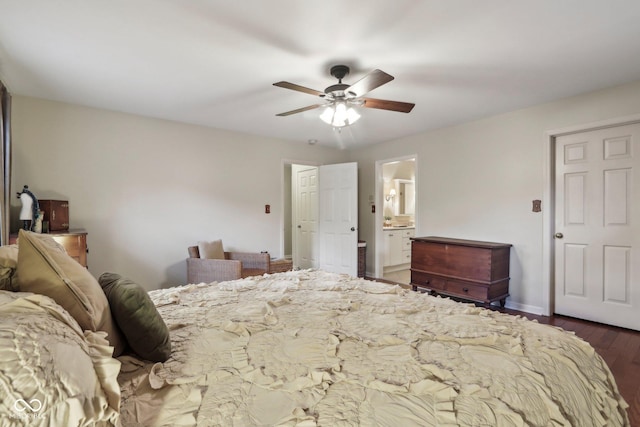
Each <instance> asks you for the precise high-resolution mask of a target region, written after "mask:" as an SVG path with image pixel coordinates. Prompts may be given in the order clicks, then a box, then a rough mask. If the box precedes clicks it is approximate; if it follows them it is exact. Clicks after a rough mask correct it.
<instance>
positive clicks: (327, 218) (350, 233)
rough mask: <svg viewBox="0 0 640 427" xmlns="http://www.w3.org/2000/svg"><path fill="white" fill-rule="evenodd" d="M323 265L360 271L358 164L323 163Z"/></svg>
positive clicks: (336, 270) (321, 192) (328, 267)
mask: <svg viewBox="0 0 640 427" xmlns="http://www.w3.org/2000/svg"><path fill="white" fill-rule="evenodd" d="M319 175H320V268H321V269H323V270H327V271H332V272H335V273H347V274H350V275H352V276H354V277H355V276H357V275H358V228H357V227H358V165H357V163H341V164H337V165H326V166H320V171H319Z"/></svg>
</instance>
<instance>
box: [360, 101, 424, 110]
mask: <svg viewBox="0 0 640 427" xmlns="http://www.w3.org/2000/svg"><path fill="white" fill-rule="evenodd" d="M363 101H364V105H363V107H367V108H378V109H380V110H391V111H398V112H400V113H408V112H410V111H411V110H412V109H413V107H415V105H416V104H412V103H410V102H399V101H388V100H386V99H375V98H363Z"/></svg>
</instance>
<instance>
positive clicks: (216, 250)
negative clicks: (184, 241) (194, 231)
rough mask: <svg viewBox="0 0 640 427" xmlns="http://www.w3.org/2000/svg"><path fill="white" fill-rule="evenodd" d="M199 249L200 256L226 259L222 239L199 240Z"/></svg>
mask: <svg viewBox="0 0 640 427" xmlns="http://www.w3.org/2000/svg"><path fill="white" fill-rule="evenodd" d="M198 251H199V252H200V258H206V259H224V248H223V247H222V240H214V241H213V242H198Z"/></svg>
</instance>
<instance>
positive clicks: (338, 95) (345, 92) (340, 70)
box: [273, 65, 415, 128]
mask: <svg viewBox="0 0 640 427" xmlns="http://www.w3.org/2000/svg"><path fill="white" fill-rule="evenodd" d="M349 71H350V70H349V67H348V66H346V65H334V66H333V67H331V71H330V72H331V75H332V76H333V77H335V78H336V79H338V83H337V84H334V85H331V86H329V87H327V88H326V89H325V90H324V92H320V91H318V90H315V89H309V88H308V87H304V86H300V85H297V84H294V83H289V82H277V83H274V84H273V85H274V86H278V87H282V88H285V89H291V90H295V91H298V92H304V93H308V94H310V95H315V96H318V97H320V98H322V99H323V100H324V101H325V102H324V103H322V104H313V105H309V106H307V107H302V108H298V109H295V110H291V111H287V112H285V113H280V114H276V116H290V115H292V114H297V113H302V112H304V111H308V110H313V109H316V108H320V107H327V108H326V109H325V111H324V112H323V113H322V115H321V116H320V118H321V119H322V120H323V121H325V122H326V123H328V124H330V125H332V126H333V127H338V128H339V127H342V126H347V125H350V124H353V123H354V122H355V121H356V120H358V119H359V118H360V115H359V114H358V113H357V111H356V110H355V109H354V108H353V107H365V108H377V109H379V110H389V111H398V112H401V113H408V112H410V111H411V110H412V109H413V107H414V106H415V104H411V103H409V102H398V101H388V100H385V99H375V98H365V97H364V95H366V94H367V93H369V92H371V91H372V90H373V89H375V88H378V87H380V86H382V85H383V84H386V83H389V82H390V81H391V80H393V76H391V75H389V74H387V73H385V72H384V71H381V70H373V71H372V72H370V73H369V74H367V75H366V76H364V77H363V78H361V79H360V80H358V81H357V82H356V83H354V84H352V85H348V84H345V83H342V79H343V78H344V77H345V76H346V75H348V74H349Z"/></svg>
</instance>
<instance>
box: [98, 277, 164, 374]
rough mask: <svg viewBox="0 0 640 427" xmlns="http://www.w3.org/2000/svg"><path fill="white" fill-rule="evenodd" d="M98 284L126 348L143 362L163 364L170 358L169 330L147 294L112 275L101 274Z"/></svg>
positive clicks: (134, 285) (126, 280)
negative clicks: (125, 341)
mask: <svg viewBox="0 0 640 427" xmlns="http://www.w3.org/2000/svg"><path fill="white" fill-rule="evenodd" d="M98 282H99V283H100V286H102V290H103V291H104V293H105V295H106V296H107V299H108V300H109V305H110V306H111V313H112V314H113V317H114V318H115V320H116V323H117V324H118V326H119V327H120V330H121V331H122V333H123V334H124V336H125V337H126V339H127V343H128V344H129V347H130V348H131V349H132V350H133V351H134V352H135V353H136V354H137V355H138V356H140V357H142V358H143V359H146V360H150V361H152V362H164V361H166V360H167V359H168V358H169V357H170V356H171V340H170V339H169V329H168V328H167V325H166V324H165V323H164V320H162V317H161V316H160V313H158V310H157V309H156V306H155V305H154V304H153V301H151V298H150V297H149V294H148V293H147V291H145V290H144V289H143V288H142V286H140V285H138V284H137V283H135V282H133V281H131V280H129V279H127V278H124V277H122V276H120V275H119V274H115V273H104V274H102V275H101V276H100V278H99V279H98Z"/></svg>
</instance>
